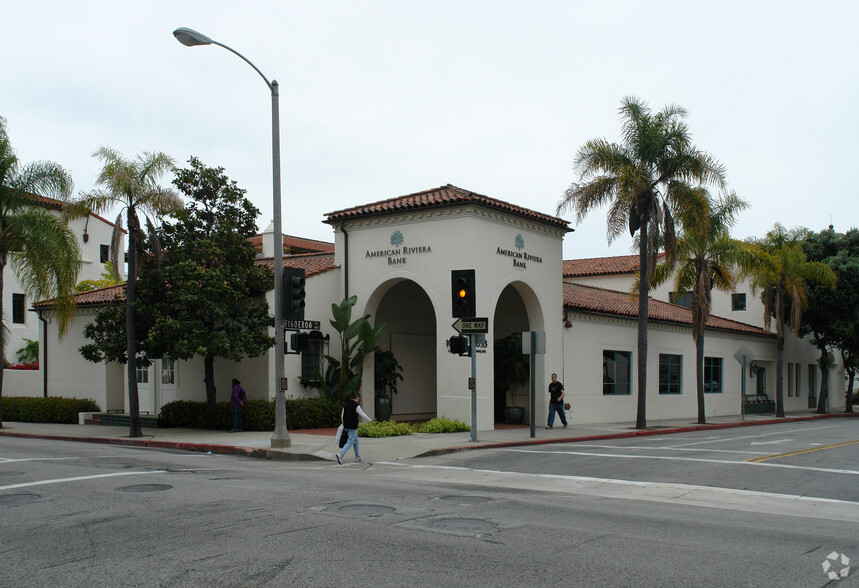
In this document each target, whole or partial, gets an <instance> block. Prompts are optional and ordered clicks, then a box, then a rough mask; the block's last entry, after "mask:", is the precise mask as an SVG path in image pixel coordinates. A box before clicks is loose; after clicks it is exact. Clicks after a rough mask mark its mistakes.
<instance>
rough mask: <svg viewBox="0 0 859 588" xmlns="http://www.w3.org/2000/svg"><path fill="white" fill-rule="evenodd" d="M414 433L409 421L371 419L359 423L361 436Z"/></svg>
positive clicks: (390, 435) (397, 435) (394, 435)
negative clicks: (367, 421)
mask: <svg viewBox="0 0 859 588" xmlns="http://www.w3.org/2000/svg"><path fill="white" fill-rule="evenodd" d="M412 433H414V431H413V430H412V428H411V426H409V424H408V423H398V422H395V421H371V422H369V423H361V424H360V425H358V436H359V437H377V438H378V437H399V436H401V435H411V434H412Z"/></svg>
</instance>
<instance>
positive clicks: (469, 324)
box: [451, 317, 489, 335]
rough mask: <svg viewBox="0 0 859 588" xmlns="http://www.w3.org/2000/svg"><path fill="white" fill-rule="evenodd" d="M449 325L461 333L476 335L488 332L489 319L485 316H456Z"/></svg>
mask: <svg viewBox="0 0 859 588" xmlns="http://www.w3.org/2000/svg"><path fill="white" fill-rule="evenodd" d="M451 326H452V327H453V328H454V329H456V331H457V332H458V333H459V334H461V335H478V334H482V333H488V332H489V319H488V318H486V317H474V318H458V319H456V321H455V322H454V323H453V325H451Z"/></svg>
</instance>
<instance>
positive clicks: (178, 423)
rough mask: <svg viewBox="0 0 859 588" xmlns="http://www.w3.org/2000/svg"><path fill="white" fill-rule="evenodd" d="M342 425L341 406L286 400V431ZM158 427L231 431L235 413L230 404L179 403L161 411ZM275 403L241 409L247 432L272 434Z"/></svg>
mask: <svg viewBox="0 0 859 588" xmlns="http://www.w3.org/2000/svg"><path fill="white" fill-rule="evenodd" d="M339 423H340V405H339V403H338V402H337V401H335V400H331V399H329V398H301V399H287V400H286V428H287V429H317V428H328V427H336V426H337V425H338V424H339ZM158 424H159V426H162V427H185V428H189V429H229V428H231V427H232V413H231V409H230V403H229V402H218V403H216V404H215V405H214V406H211V405H209V403H207V402H194V401H191V400H176V401H174V402H168V403H167V404H165V405H164V406H162V407H161V414H160V415H159V421H158ZM274 425H275V401H273V400H271V401H268V400H249V401H247V402H246V403H245V406H244V408H243V409H242V427H243V428H244V429H245V431H273V430H274Z"/></svg>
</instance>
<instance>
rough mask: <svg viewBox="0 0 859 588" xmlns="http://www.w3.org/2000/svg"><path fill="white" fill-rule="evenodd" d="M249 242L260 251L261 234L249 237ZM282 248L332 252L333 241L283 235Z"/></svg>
mask: <svg viewBox="0 0 859 588" xmlns="http://www.w3.org/2000/svg"><path fill="white" fill-rule="evenodd" d="M250 242H251V244H252V245H253V246H254V249H256V250H257V251H262V235H254V236H253V237H251V238H250ZM283 248H284V250H287V249H300V250H302V253H305V252H308V253H309V252H316V253H334V243H328V242H327V241H317V240H316V239H305V238H304V237H294V236H292V235H284V236H283Z"/></svg>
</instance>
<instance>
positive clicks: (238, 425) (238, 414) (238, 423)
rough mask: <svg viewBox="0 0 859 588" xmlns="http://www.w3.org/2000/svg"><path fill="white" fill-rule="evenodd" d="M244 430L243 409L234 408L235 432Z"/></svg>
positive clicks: (239, 407)
mask: <svg viewBox="0 0 859 588" xmlns="http://www.w3.org/2000/svg"><path fill="white" fill-rule="evenodd" d="M241 430H242V407H241V406H233V431H241Z"/></svg>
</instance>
